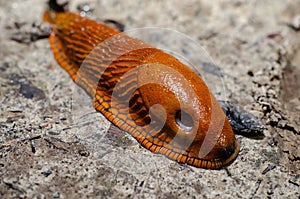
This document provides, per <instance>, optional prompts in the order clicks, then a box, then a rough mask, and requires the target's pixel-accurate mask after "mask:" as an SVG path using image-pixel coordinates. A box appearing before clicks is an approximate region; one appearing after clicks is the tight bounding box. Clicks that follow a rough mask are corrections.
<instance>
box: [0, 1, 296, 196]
mask: <svg viewBox="0 0 300 199" xmlns="http://www.w3.org/2000/svg"><path fill="white" fill-rule="evenodd" d="M68 6H69V10H71V11H73V12H81V13H82V14H83V15H88V16H90V17H92V18H94V19H97V20H105V19H112V20H115V21H117V22H120V23H121V24H124V25H125V30H126V31H129V30H133V29H138V30H144V29H139V28H144V27H156V28H154V30H156V31H154V32H155V33H156V34H154V36H153V37H152V36H150V38H152V40H154V41H157V40H159V39H160V38H163V37H166V35H167V37H168V38H169V40H166V41H171V42H169V44H167V45H166V46H164V48H171V47H172V46H175V47H177V48H179V49H182V53H183V55H184V56H187V57H189V55H190V54H193V53H196V54H197V53H198V52H194V51H191V50H189V48H187V50H186V45H185V44H184V42H183V43H182V42H181V43H180V42H178V43H177V41H178V40H177V39H176V38H175V37H174V36H173V34H164V31H160V30H163V29H162V28H168V29H171V30H176V31H178V32H181V33H182V34H183V35H186V36H188V38H190V40H189V41H194V42H195V43H197V44H198V45H199V46H201V47H202V48H203V49H204V51H205V52H207V53H208V54H209V56H210V58H211V60H212V61H211V62H207V61H206V62H202V63H196V64H199V65H201V64H202V65H203V66H202V69H203V72H204V73H203V74H201V75H203V76H205V77H206V81H207V83H208V85H222V86H223V87H224V88H225V90H226V92H225V93H226V98H227V99H229V100H230V101H231V102H232V103H234V104H235V105H238V106H241V107H243V108H244V109H246V110H247V111H249V112H251V113H252V114H254V115H256V116H257V117H259V118H261V120H262V123H263V124H264V125H265V127H266V129H265V130H264V135H265V137H263V139H251V138H247V137H244V136H237V137H238V139H239V141H240V143H241V151H240V153H239V156H238V158H237V159H236V160H235V161H234V162H233V164H231V165H230V166H229V167H228V168H227V169H222V170H217V171H210V170H205V169H201V168H194V167H191V166H187V165H180V164H178V163H176V162H174V161H171V160H169V159H167V158H166V157H164V156H162V155H157V154H153V153H151V152H149V151H148V150H146V149H144V148H143V147H141V146H140V145H139V144H138V143H137V142H136V141H135V140H134V139H133V138H132V137H131V136H130V135H129V134H127V133H126V132H122V131H120V130H118V129H116V128H113V127H110V123H109V122H108V121H107V120H106V119H105V118H104V117H103V116H102V115H101V114H99V113H96V112H95V111H94V109H93V107H92V104H91V100H90V99H89V98H88V97H87V96H85V95H84V93H83V92H82V90H81V89H79V88H78V87H77V86H76V85H75V84H74V83H73V82H72V80H71V79H70V78H69V76H68V75H67V74H66V73H65V71H64V70H63V69H61V68H60V66H59V65H58V64H57V63H56V61H55V60H54V58H53V55H52V52H51V50H50V47H49V44H48V40H47V38H45V37H47V34H42V32H41V30H46V29H47V25H45V24H43V23H42V21H41V18H42V14H43V12H44V10H45V9H46V8H47V5H46V1H40V0H10V1H6V0H0V27H1V31H0V43H1V45H0V56H1V59H0V85H1V87H0V198H300V149H299V145H300V132H299V130H300V114H299V113H300V89H299V88H300V1H299V0H286V1H282V0H272V1H271V0H266V1H255V0H253V1H252V0H232V1H229V0H222V1H210V2H209V1H205V0H202V1H201V0H188V1H181V0H166V1H159V0H154V1H146V0H136V1H129V0H126V1H121V0H107V1H105V0H97V1H87V0H86V1H84V0H74V1H69V5H68ZM84 10H85V11H86V12H85V11H84ZM158 27H159V28H158ZM146 32H147V31H146ZM150 32H151V31H150ZM171 32H172V31H171ZM178 34H179V33H178ZM143 35H144V34H142V36H143ZM158 43H161V42H158ZM152 45H155V44H152ZM191 57H193V55H192V56H191ZM194 57H195V56H194ZM196 57H197V56H196ZM221 72H222V73H221ZM220 74H222V75H221V76H222V83H221V84H220V79H218V78H216V77H220ZM213 92H214V94H215V95H216V96H217V97H218V98H222V97H223V98H224V94H222V92H221V91H220V90H219V89H218V87H216V89H213Z"/></svg>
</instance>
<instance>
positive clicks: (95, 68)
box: [44, 11, 239, 169]
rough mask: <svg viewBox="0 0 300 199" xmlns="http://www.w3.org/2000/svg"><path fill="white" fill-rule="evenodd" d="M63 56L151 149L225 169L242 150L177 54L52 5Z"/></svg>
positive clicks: (97, 100)
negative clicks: (164, 50) (57, 11)
mask: <svg viewBox="0 0 300 199" xmlns="http://www.w3.org/2000/svg"><path fill="white" fill-rule="evenodd" d="M44 20H45V21H47V22H48V23H50V24H51V28H52V32H51V34H50V38H49V40H50V46H51V49H52V50H53V53H54V57H55V59H56V60H57V62H58V63H59V64H60V65H61V67H62V68H64V69H65V70H66V71H67V72H68V73H69V75H70V76H71V78H72V79H73V80H74V81H75V82H76V83H77V84H78V85H79V86H81V87H82V88H83V89H84V90H85V91H86V92H87V93H88V94H89V95H90V96H91V97H92V98H93V102H94V107H95V109H96V110H97V111H99V112H101V113H102V114H103V115H104V116H105V117H106V118H107V119H108V120H109V121H110V122H112V123H113V124H114V125H116V126H117V127H119V128H120V129H122V130H124V131H127V132H129V133H130V134H131V135H132V136H133V137H134V138H135V139H136V140H137V141H138V142H139V143H140V144H141V145H142V146H144V147H145V148H147V149H148V150H150V151H152V152H155V153H160V154H164V155H165V156H167V157H168V158H170V159H172V160H176V161H177V162H180V163H186V164H189V165H192V166H195V167H201V168H206V169H219V168H222V167H223V166H226V165H228V164H229V163H230V162H232V161H233V160H234V159H235V158H236V156H237V155H238V152H239V143H238V141H237V140H236V138H235V136H234V134H233V131H232V129H231V126H230V124H229V122H228V120H227V118H226V116H225V114H224V113H223V111H222V109H221V108H220V106H219V104H218V103H217V101H216V99H215V98H214V96H213V95H212V94H211V93H210V91H209V89H208V87H207V86H206V85H205V83H204V82H203V81H202V80H201V78H200V77H199V76H198V75H197V74H196V73H194V72H193V71H192V70H191V69H190V68H188V67H187V66H186V65H184V64H182V63H181V62H179V61H178V60H177V59H176V58H175V57H173V56H171V55H169V54H166V53H164V52H163V51H161V50H159V49H156V48H154V47H152V46H150V45H149V44H146V43H144V42H142V41H139V40H137V39H133V38H131V37H129V36H127V35H125V34H124V33H120V32H119V31H117V30H114V29H113V28H111V27H108V26H106V25H104V24H100V23H98V22H96V21H93V20H90V19H87V18H83V17H81V16H79V15H78V14H75V13H68V12H62V13H55V12H50V11H46V12H45V14H44Z"/></svg>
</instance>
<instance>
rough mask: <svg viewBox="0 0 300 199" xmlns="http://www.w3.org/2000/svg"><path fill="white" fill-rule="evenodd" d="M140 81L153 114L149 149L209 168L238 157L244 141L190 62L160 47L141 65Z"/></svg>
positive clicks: (146, 101) (142, 93)
mask: <svg viewBox="0 0 300 199" xmlns="http://www.w3.org/2000/svg"><path fill="white" fill-rule="evenodd" d="M161 56H163V57H161ZM157 60H159V61H157ZM138 83H139V92H140V95H141V98H142V99H143V102H144V104H145V106H146V107H147V108H148V110H150V111H149V112H150V113H149V114H150V117H151V122H150V124H149V125H148V128H149V129H148V132H149V133H150V136H148V137H147V139H148V140H150V141H151V142H152V143H153V144H151V145H147V144H144V146H145V147H146V148H148V149H150V150H151V151H153V152H158V153H162V154H164V155H166V156H167V157H169V158H170V159H173V160H176V161H178V162H181V163H187V164H190V165H193V166H196V167H202V168H207V169H218V168H221V167H222V166H225V165H227V164H229V163H230V162H232V160H234V159H235V157H236V156H237V154H238V152H239V143H238V141H237V140H236V138H235V136H234V134H233V131H232V129H231V126H230V124H229V122H228V120H227V118H226V116H225V114H224V113H223V111H222V109H221V108H220V106H219V104H218V103H217V101H216V99H215V98H214V96H213V95H212V94H211V93H210V91H209V89H208V88H207V86H206V85H205V83H204V82H203V81H202V80H201V78H200V77H199V76H198V75H197V74H195V73H194V72H193V71H192V70H190V69H189V68H188V67H187V66H185V65H183V64H182V63H181V62H179V61H178V60H177V59H175V58H174V57H172V56H170V55H167V54H165V53H163V52H161V51H158V52H157V53H154V54H152V55H151V56H149V57H148V58H147V60H145V64H144V65H142V66H139V72H138ZM143 128H144V129H145V128H147V126H143ZM157 129H158V130H157ZM142 144H143V143H142Z"/></svg>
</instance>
